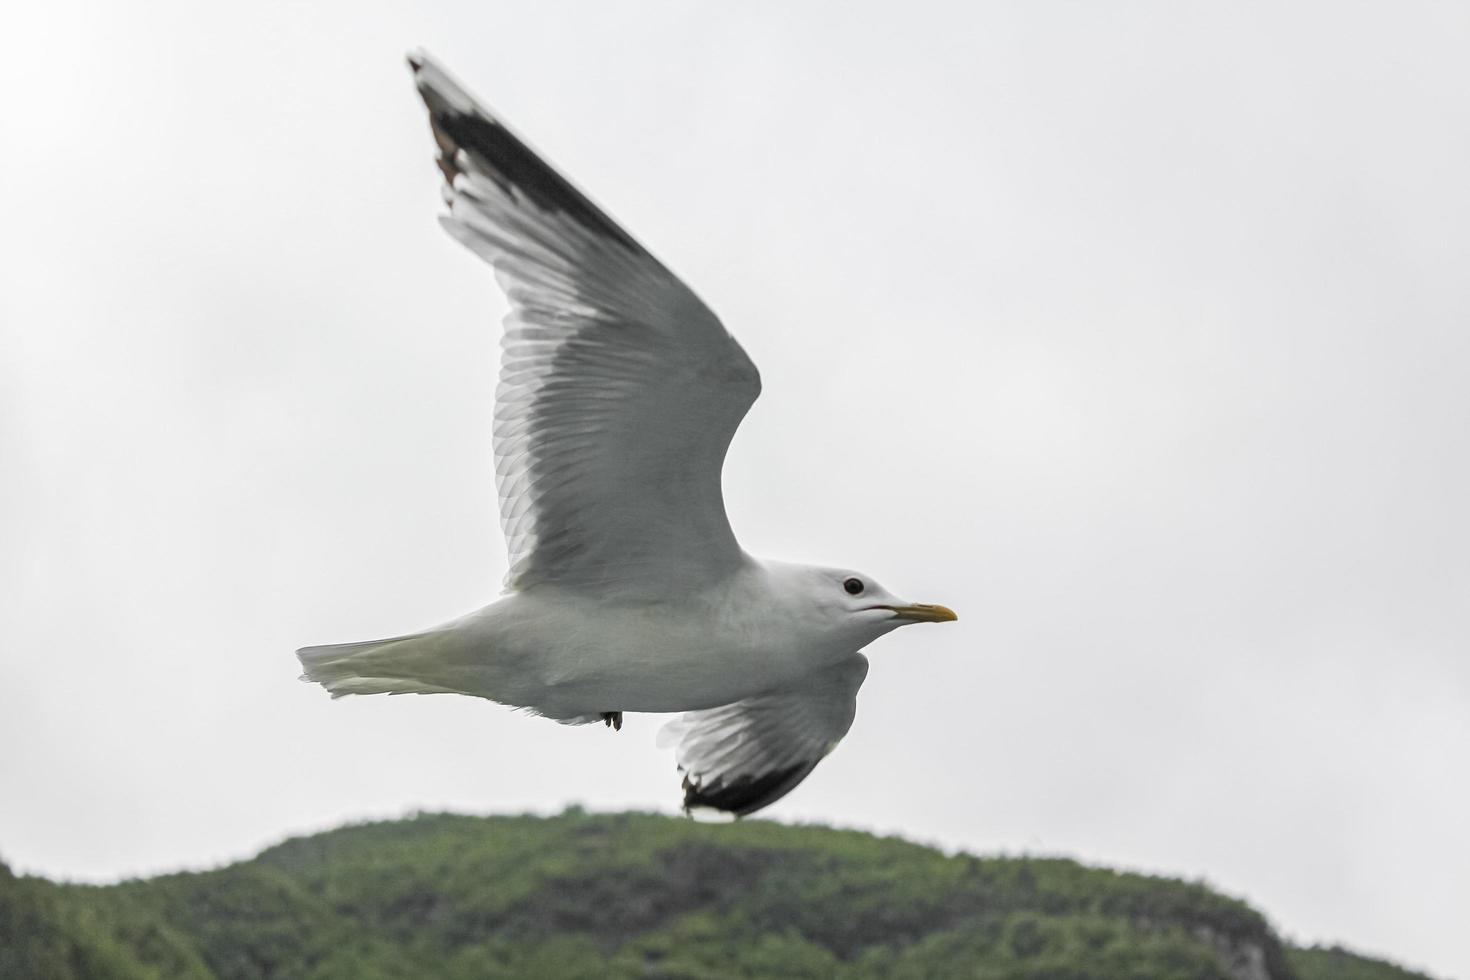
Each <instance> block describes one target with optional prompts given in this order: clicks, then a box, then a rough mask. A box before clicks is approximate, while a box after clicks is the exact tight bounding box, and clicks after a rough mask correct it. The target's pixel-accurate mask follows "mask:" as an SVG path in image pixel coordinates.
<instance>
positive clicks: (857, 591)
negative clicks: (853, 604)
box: [842, 578, 863, 595]
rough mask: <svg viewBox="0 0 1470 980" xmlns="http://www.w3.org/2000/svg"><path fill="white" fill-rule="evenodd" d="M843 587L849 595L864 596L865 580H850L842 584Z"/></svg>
mask: <svg viewBox="0 0 1470 980" xmlns="http://www.w3.org/2000/svg"><path fill="white" fill-rule="evenodd" d="M842 587H843V588H844V589H846V590H847V594H848V595H862V594H863V580H862V579H860V578H850V579H848V580H847V581H846V582H843V583H842Z"/></svg>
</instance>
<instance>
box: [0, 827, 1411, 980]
mask: <svg viewBox="0 0 1470 980" xmlns="http://www.w3.org/2000/svg"><path fill="white" fill-rule="evenodd" d="M1419 976H1420V975H1419V974H1413V973H1409V972H1406V971H1402V970H1398V969H1396V968H1394V967H1392V966H1388V965H1387V964H1383V963H1380V962H1377V961H1373V960H1368V959H1364V958H1361V957H1357V956H1354V955H1352V954H1350V953H1347V952H1345V951H1342V950H1335V949H1334V950H1323V949H1313V950H1300V949H1292V948H1288V947H1285V946H1284V945H1283V944H1282V943H1281V942H1280V941H1279V940H1278V939H1277V937H1276V936H1275V935H1274V933H1273V932H1272V931H1271V929H1270V927H1269V926H1268V925H1267V923H1266V922H1265V920H1264V919H1263V918H1262V917H1261V915H1260V914H1259V913H1257V912H1256V911H1254V910H1253V909H1251V908H1250V907H1249V906H1247V905H1245V904H1244V903H1242V902H1239V901H1236V900H1234V899H1230V898H1226V897H1224V896H1221V895H1219V894H1216V893H1214V892H1212V891H1210V890H1209V889H1207V888H1205V887H1203V886H1202V885H1198V884H1190V883H1185V882H1179V881H1171V880H1166V879H1160V878H1149V877H1143V876H1139V875H1129V874H1119V873H1116V872H1113V871H1108V870H1104V869H1097V868H1087V867H1084V866H1082V865H1080V864H1077V863H1075V862H1072V861H1066V860H1058V859H1039V858H976V857H970V856H966V855H961V856H954V857H950V856H946V855H944V854H941V853H940V852H938V851H934V850H931V849H929V848H925V847H920V846H918V845H916V844H910V843H907V842H904V841H901V840H896V839H888V838H877V837H873V836H870V835H867V834H862V833H857V832H852V831H837V830H828V829H824V828H818V827H788V826H783V825H780V824H773V823H765V822H760V821H746V822H742V823H738V824H733V825H725V826H709V825H704V824H698V823H694V822H691V821H688V820H682V819H674V818H669V817H660V816H651V815H642V814H622V815H613V816H593V815H588V814H584V813H581V812H580V811H575V810H574V811H569V812H567V813H564V814H562V815H561V816H558V817H552V818H544V819H543V818H536V817H489V818H480V817H463V816H452V815H435V816H420V817H417V818H415V819H410V820H403V821H395V822H389V823H377V824H368V825H363V826H353V827H344V828H342V829H339V830H334V831H330V832H328V833H324V834H318V835H315V836H312V837H304V838H299V839H295V840H291V841H287V842H286V843H284V844H281V845H279V846H277V847H273V848H271V849H269V850H267V851H265V852H264V853H263V854H261V855H259V856H258V857H256V858H255V859H253V860H251V861H246V862H242V863H240V864H236V865H232V866H230V867H227V868H222V869H219V870H215V871H207V872H202V873H190V874H174V875H167V876H164V877H159V878H153V879H149V880H146V881H135V882H126V883H123V884H120V885H113V886H107V887H92V886H80V885H58V884H53V883H51V882H48V881H45V880H42V879H34V878H18V877H16V876H14V875H12V874H11V873H10V872H9V871H8V870H6V869H5V868H4V866H3V865H0V977H4V978H6V980H11V978H30V977H45V978H86V980H92V978H114V977H117V978H174V977H199V978H206V977H219V978H225V977H230V978H236V977H238V978H246V977H300V978H316V980H329V978H340V980H373V978H382V977H395V978H420V977H449V978H466V980H469V978H484V977H586V978H601V977H664V978H715V977H812V978H894V980H897V978H915V980H918V978H930V977H975V978H985V980H1023V978H1024V980H1092V978H1097V980H1110V978H1128V980H1150V978H1170V980H1292V978H1294V980H1327V978H1332V980H1410V978H1416V977H1419Z"/></svg>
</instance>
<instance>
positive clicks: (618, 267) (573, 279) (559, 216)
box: [409, 55, 760, 596]
mask: <svg viewBox="0 0 1470 980" xmlns="http://www.w3.org/2000/svg"><path fill="white" fill-rule="evenodd" d="M409 64H410V65H411V66H412V67H413V70H414V76H415V81H416V82H417V85H418V89H419V92H420V94H421V95H422V96H423V99H424V102H425V104H426V105H427V106H428V108H429V117H430V124H431V126H432V128H433V132H434V138H435V140H436V141H437V143H438V145H439V148H440V157H439V167H440V169H441V170H442V171H443V173H444V177H445V180H446V186H445V188H444V199H445V201H446V203H447V204H448V206H449V214H448V215H446V216H444V217H443V218H441V219H440V220H441V221H442V222H443V223H444V226H445V227H446V228H447V229H448V230H449V231H450V233H451V234H453V235H454V237H455V238H457V239H458V240H459V241H460V242H462V243H464V244H465V245H466V246H467V247H469V248H470V249H471V250H473V251H474V252H475V253H476V254H478V255H480V256H481V257H482V258H484V259H485V260H486V261H488V262H489V263H490V264H491V265H493V266H494V268H495V271H496V274H497V278H498V279H499V281H500V283H501V285H502V287H503V288H504V290H505V293H506V295H507V297H508V298H509V300H510V304H511V314H510V316H509V317H508V318H507V321H506V332H505V337H504V339H503V341H502V346H503V349H504V357H503V362H502V368H501V375H500V384H499V386H498V388H497V391H496V400H495V430H494V433H495V434H494V440H495V456H496V477H497V482H498V485H499V491H500V514H501V523H502V526H503V528H504V530H505V535H506V543H507V548H508V550H509V552H510V571H509V573H508V575H507V577H506V579H507V584H508V585H509V586H511V587H515V588H526V587H528V586H531V585H535V584H538V583H553V584H557V585H561V586H564V587H568V588H575V589H586V590H595V591H599V592H606V591H609V590H616V591H618V592H620V593H624V594H636V595H649V596H658V595H666V594H667V591H668V587H669V586H670V585H672V584H674V583H678V584H679V585H681V586H682V587H684V588H688V587H690V585H698V584H699V583H701V582H708V581H714V580H717V579H719V578H721V577H723V576H724V575H726V574H728V573H729V572H730V571H731V570H732V569H733V568H734V567H735V566H736V565H737V564H738V563H739V562H740V561H741V560H742V555H741V552H740V549H739V546H738V545H737V544H736V542H735V536H734V534H733V533H732V532H731V530H730V525H729V522H728V521H727V519H726V517H725V507H724V499H723V496H722V494H721V489H720V470H721V468H722V466H723V463H724V457H725V450H726V448H727V447H728V445H729V442H730V439H731V437H732V436H733V435H734V433H735V429H736V427H737V426H738V425H739V424H740V420H741V419H742V418H743V417H744V416H745V412H746V410H747V409H749V407H750V405H751V403H752V402H754V401H755V398H756V396H757V395H758V394H759V393H760V375H759V374H758V372H757V371H756V369H755V365H754V364H752V363H751V361H750V358H749V357H747V356H746V354H745V352H744V351H743V350H742V349H741V348H740V345H739V344H738V343H737V342H736V341H735V339H734V338H733V337H731V336H730V334H729V333H728V332H727V331H726V330H725V328H724V327H723V326H722V325H721V324H720V322H719V320H718V319H717V318H716V317H715V315H714V314H713V313H711V312H710V311H709V309H708V308H707V307H706V306H705V305H704V304H703V303H702V302H701V301H700V300H699V298H698V297H697V296H695V295H694V293H693V292H691V291H690V290H689V288H688V287H686V286H685V285H684V284H683V283H682V282H680V281H679V280H678V279H677V278H676V277H675V276H674V275H673V274H672V273H670V272H669V271H668V270H667V269H665V268H664V267H663V266H662V265H661V264H659V262H658V261H657V260H656V259H654V258H653V257H652V256H651V255H649V254H648V252H647V251H645V250H644V249H643V248H642V246H640V245H639V244H638V243H637V242H636V241H634V240H633V238H632V237H631V236H629V235H628V233H627V232H625V231H623V229H622V228H620V227H619V226H618V225H617V224H616V223H615V222H614V221H613V220H612V219H611V218H609V217H608V216H607V215H606V214H604V213H603V212H602V211H601V210H599V209H598V208H597V206H596V205H594V204H592V202H591V201H589V200H588V199H587V198H586V197H584V196H583V195H582V194H581V193H580V192H578V191H577V190H576V188H574V187H572V185H571V184H570V183H568V182H567V181H566V180H565V179H563V178H562V177H561V175H559V174H558V173H557V172H556V171H555V170H553V169H552V168H551V167H550V166H549V165H548V164H546V163H545V162H544V161H542V160H541V159H540V158H539V157H537V156H536V154H535V153H534V152H533V151H532V150H530V149H529V148H528V147H527V146H526V145H525V144H524V143H522V142H521V141H520V140H519V139H517V138H516V137H515V135H514V134H512V133H511V132H510V131H509V130H508V129H507V128H506V127H505V126H504V124H502V123H501V122H500V121H499V120H498V119H496V118H495V116H494V115H493V114H492V113H491V112H490V111H489V110H488V109H486V108H485V107H484V106H482V105H480V104H479V103H478V102H476V101H475V100H474V98H472V97H471V96H470V95H469V94H468V93H467V92H466V91H465V90H464V89H463V88H462V87H460V86H459V85H458V84H457V83H456V82H455V81H454V80H453V79H452V78H450V77H449V75H448V74H447V73H446V72H444V71H443V70H442V69H441V68H439V67H438V66H437V65H436V64H434V63H433V62H432V61H430V60H428V59H427V58H426V57H424V56H422V55H417V56H414V57H412V58H410V59H409Z"/></svg>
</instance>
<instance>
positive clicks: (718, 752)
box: [658, 654, 868, 816]
mask: <svg viewBox="0 0 1470 980" xmlns="http://www.w3.org/2000/svg"><path fill="white" fill-rule="evenodd" d="M867 675H868V659H867V658H866V657H864V656H863V655H862V654H854V655H853V656H852V657H851V658H849V659H847V660H844V661H842V662H840V663H838V664H835V665H833V666H831V667H826V668H823V669H822V670H819V671H816V672H814V673H812V674H810V675H808V676H807V677H806V678H804V679H803V680H802V681H801V682H800V683H798V684H796V685H792V686H790V687H788V688H786V689H784V690H782V691H779V692H776V693H772V694H767V695H762V696H760V697H754V698H746V699H745V700H743V701H736V702H735V703H734V704H727V705H722V706H720V707H718V708H710V709H708V710H705V711H689V712H686V713H685V714H683V715H681V716H680V717H679V718H677V719H675V720H674V721H671V722H669V723H668V724H667V725H665V726H664V727H663V729H662V730H661V731H660V732H659V736H658V742H659V745H660V747H663V748H667V747H669V746H673V747H674V760H675V762H676V763H677V764H678V766H679V769H680V770H682V771H683V773H684V808H685V809H686V810H689V809H695V808H700V807H709V808H712V809H715V810H723V811H725V812H726V813H732V814H735V815H736V816H744V815H745V814H747V813H753V812H755V811H756V810H759V809H761V808H762V807H765V806H769V805H770V804H772V803H774V802H776V801H777V800H779V799H780V798H781V797H783V796H785V795H786V794H787V793H789V792H791V790H792V789H794V788H795V787H796V785H797V784H798V783H800V782H801V781H802V780H803V779H805V778H806V777H807V775H808V774H810V773H811V771H812V770H813V769H815V768H816V767H817V763H819V762H821V761H822V759H823V758H824V757H826V755H827V754H828V753H829V752H831V751H832V750H833V749H834V748H836V747H837V743H838V742H839V741H841V740H842V737H843V736H844V735H846V734H847V730H848V729H849V728H851V727H852V720H853V716H854V715H855V714H856V713H857V692H858V688H859V687H861V686H862V683H863V679H864V678H865V677H867Z"/></svg>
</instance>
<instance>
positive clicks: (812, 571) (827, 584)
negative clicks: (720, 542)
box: [768, 564, 959, 650]
mask: <svg viewBox="0 0 1470 980" xmlns="http://www.w3.org/2000/svg"><path fill="white" fill-rule="evenodd" d="M768 567H769V568H770V570H771V571H772V572H774V573H775V574H776V576H777V577H778V578H779V579H780V588H781V592H782V600H783V604H784V605H785V606H786V607H787V608H788V609H789V610H790V611H791V613H792V614H794V617H795V618H797V619H799V620H801V621H803V622H807V623H810V624H811V626H812V627H813V628H814V629H816V630H819V631H820V632H821V633H822V634H823V635H824V636H825V637H831V638H834V639H835V638H838V637H840V638H842V639H843V640H844V641H846V642H848V643H850V644H851V646H850V649H853V650H857V649H859V648H861V647H862V646H864V645H866V644H868V643H870V642H872V641H873V640H876V639H877V638H878V637H880V636H883V635H884V634H885V633H891V632H892V631H893V630H895V629H897V628H898V627H900V626H907V625H908V624H910V623H947V622H952V621H953V620H955V619H958V618H959V617H957V616H956V615H955V614H954V612H952V611H951V610H950V609H948V608H946V607H944V606H935V605H929V604H927V603H921V602H908V601H905V600H903V599H900V598H898V596H895V595H894V594H893V593H891V592H889V591H888V590H887V589H885V588H883V586H881V585H879V584H878V583H877V582H876V581H874V580H873V578H872V577H871V576H869V575H865V574H863V573H862V572H856V571H852V570H851V569H843V568H819V567H816V566H813V565H774V564H773V565H772V566H768Z"/></svg>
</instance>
